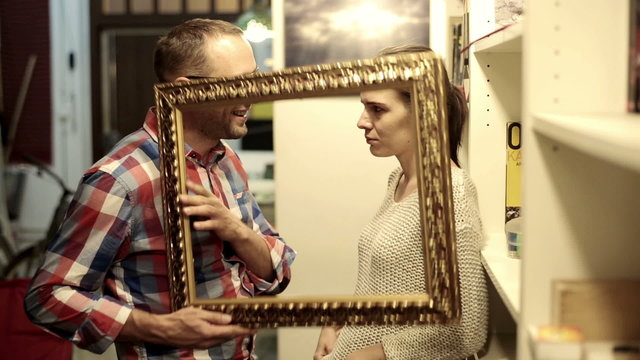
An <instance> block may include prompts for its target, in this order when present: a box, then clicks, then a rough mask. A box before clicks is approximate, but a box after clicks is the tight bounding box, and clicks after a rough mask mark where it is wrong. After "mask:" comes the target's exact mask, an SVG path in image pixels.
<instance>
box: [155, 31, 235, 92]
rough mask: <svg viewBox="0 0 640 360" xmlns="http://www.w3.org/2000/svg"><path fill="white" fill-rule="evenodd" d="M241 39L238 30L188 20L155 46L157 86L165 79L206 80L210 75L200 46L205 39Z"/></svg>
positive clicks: (205, 56) (208, 63) (204, 52)
mask: <svg viewBox="0 0 640 360" xmlns="http://www.w3.org/2000/svg"><path fill="white" fill-rule="evenodd" d="M221 35H238V36H241V35H243V32H242V29H240V28H239V27H238V26H236V25H234V24H231V23H229V22H226V21H222V20H212V19H200V18H198V19H191V20H187V21H185V22H184V23H182V24H180V25H178V26H176V27H174V28H173V29H171V31H169V33H168V34H167V35H165V36H162V37H161V38H160V39H159V40H158V42H157V43H156V48H155V51H154V54H153V65H154V70H155V72H156V76H157V77H158V80H159V81H160V82H166V81H169V80H170V79H168V76H170V75H173V76H188V75H201V76H203V75H204V76H206V74H209V73H211V72H212V71H213V69H212V68H211V64H210V62H209V58H208V56H209V55H208V54H207V53H206V51H205V48H204V44H205V42H206V40H207V39H208V38H211V37H219V36H221Z"/></svg>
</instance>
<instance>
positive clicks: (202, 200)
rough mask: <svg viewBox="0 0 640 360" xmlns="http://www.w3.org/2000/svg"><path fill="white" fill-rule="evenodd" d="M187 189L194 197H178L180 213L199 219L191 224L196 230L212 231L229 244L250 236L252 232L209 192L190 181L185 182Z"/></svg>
mask: <svg viewBox="0 0 640 360" xmlns="http://www.w3.org/2000/svg"><path fill="white" fill-rule="evenodd" d="M187 188H188V189H189V190H191V191H193V192H194V193H195V194H196V195H180V201H181V202H182V211H183V212H184V214H185V215H187V216H197V217H199V218H200V219H199V220H197V221H194V222H193V227H194V228H195V229H196V230H209V231H213V232H215V233H216V235H218V237H219V238H220V239H222V240H224V241H228V242H230V243H234V242H236V241H243V240H246V239H247V238H248V237H250V236H251V235H252V233H253V231H252V230H251V229H249V227H248V226H247V225H246V224H244V223H243V222H242V221H241V220H240V219H238V217H236V216H234V215H233V213H231V211H230V210H229V209H228V208H227V207H226V206H225V205H224V204H223V203H222V201H221V200H220V199H218V198H217V197H216V196H215V195H213V194H212V193H211V192H209V191H207V190H206V189H205V188H204V187H202V186H201V185H198V184H196V183H194V182H192V181H187Z"/></svg>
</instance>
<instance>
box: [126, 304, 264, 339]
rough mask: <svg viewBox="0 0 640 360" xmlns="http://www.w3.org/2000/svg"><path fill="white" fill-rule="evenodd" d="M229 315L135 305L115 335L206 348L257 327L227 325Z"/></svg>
mask: <svg viewBox="0 0 640 360" xmlns="http://www.w3.org/2000/svg"><path fill="white" fill-rule="evenodd" d="M230 322H231V316H230V315H228V314H223V313H219V312H214V311H208V310H202V309H197V308H194V307H187V308H183V309H180V310H178V311H176V312H173V313H170V314H151V313H148V312H145V311H142V310H137V309H134V310H133V311H132V312H131V315H130V316H129V318H128V319H127V322H126V323H125V324H124V326H123V327H122V330H121V331H120V334H119V335H118V340H119V341H129V342H150V343H155V344H163V345H170V346H175V347H179V348H195V349H207V348H210V347H211V346H213V345H217V344H220V343H223V342H225V341H228V340H231V339H233V338H235V337H238V336H249V335H254V334H255V333H256V332H257V330H252V329H247V328H244V327H242V326H238V325H230Z"/></svg>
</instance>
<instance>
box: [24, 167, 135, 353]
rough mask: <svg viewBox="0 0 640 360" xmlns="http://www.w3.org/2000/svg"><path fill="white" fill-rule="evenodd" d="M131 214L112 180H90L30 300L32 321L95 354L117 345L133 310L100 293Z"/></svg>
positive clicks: (91, 176) (96, 175)
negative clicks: (117, 340) (122, 329)
mask: <svg viewBox="0 0 640 360" xmlns="http://www.w3.org/2000/svg"><path fill="white" fill-rule="evenodd" d="M130 214H131V204H130V197H129V195H128V192H127V190H126V189H125V188H124V187H123V186H122V185H121V184H120V183H118V182H117V181H116V179H115V178H114V177H113V176H111V175H110V174H107V173H104V172H101V171H96V172H93V173H88V174H86V175H85V177H84V178H83V180H82V181H81V183H80V185H79V186H78V189H77V191H76V193H75V195H74V199H73V200H72V202H71V204H70V206H69V210H68V211H67V215H66V217H65V220H64V222H63V223H62V225H61V227H60V229H59V230H58V233H57V234H56V236H55V237H54V238H53V239H52V240H51V241H50V243H49V246H48V248H47V251H46V253H45V257H44V262H43V264H42V265H41V267H40V268H39V269H38V271H37V272H36V274H35V276H34V278H33V281H32V283H31V286H30V289H29V290H28V292H27V294H26V296H25V311H26V312H27V315H28V316H29V318H30V319H31V321H33V322H34V323H35V324H36V325H39V326H41V327H43V328H44V329H46V330H48V331H50V332H52V333H54V334H56V335H58V336H60V337H62V338H65V339H67V340H71V341H72V342H74V343H75V344H76V345H77V346H78V347H80V348H85V349H88V350H90V351H92V352H96V353H102V352H104V351H105V350H106V349H107V348H108V346H109V345H110V344H111V343H113V341H114V340H115V338H116V336H117V335H118V334H119V332H120V330H121V328H122V326H123V325H124V323H125V322H126V320H127V318H128V317H129V314H130V313H131V310H132V307H131V306H130V305H128V304H125V303H122V302H121V301H118V300H116V299H115V298H113V297H111V296H106V295H103V294H102V291H101V290H102V287H103V283H104V280H105V276H106V274H107V272H108V271H109V269H110V268H111V265H112V262H113V261H114V258H115V257H116V254H117V253H118V250H119V248H120V245H121V244H122V242H123V241H125V239H126V238H128V236H129V232H130V225H129V223H128V221H129V218H130Z"/></svg>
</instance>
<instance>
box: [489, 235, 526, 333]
mask: <svg viewBox="0 0 640 360" xmlns="http://www.w3.org/2000/svg"><path fill="white" fill-rule="evenodd" d="M482 264H483V265H484V268H485V270H486V271H487V274H489V278H490V279H491V281H492V282H493V285H494V286H495V287H496V290H497V291H498V294H499V295H500V297H501V298H502V301H503V302H504V304H505V306H506V308H507V310H509V313H510V314H511V317H512V318H513V320H514V321H515V322H516V323H517V322H518V318H519V314H520V260H519V259H513V258H510V257H509V256H507V240H506V237H505V236H504V234H502V235H499V234H495V235H493V236H489V240H488V242H487V245H486V247H485V249H484V250H482Z"/></svg>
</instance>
